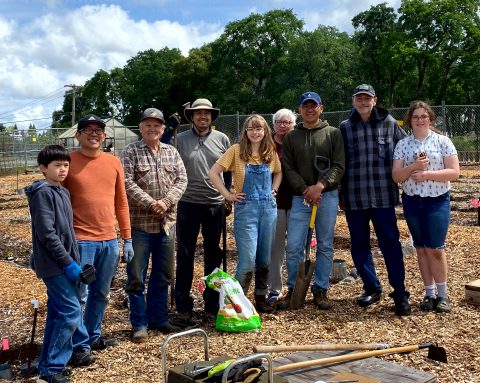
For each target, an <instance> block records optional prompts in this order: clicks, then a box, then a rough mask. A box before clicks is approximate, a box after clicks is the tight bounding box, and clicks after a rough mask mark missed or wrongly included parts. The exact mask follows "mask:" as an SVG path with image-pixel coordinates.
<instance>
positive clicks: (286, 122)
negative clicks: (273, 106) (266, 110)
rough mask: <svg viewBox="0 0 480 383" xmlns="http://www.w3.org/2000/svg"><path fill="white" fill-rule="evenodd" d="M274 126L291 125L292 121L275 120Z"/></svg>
mask: <svg viewBox="0 0 480 383" xmlns="http://www.w3.org/2000/svg"><path fill="white" fill-rule="evenodd" d="M275 124H277V125H292V124H293V122H292V121H287V120H275Z"/></svg>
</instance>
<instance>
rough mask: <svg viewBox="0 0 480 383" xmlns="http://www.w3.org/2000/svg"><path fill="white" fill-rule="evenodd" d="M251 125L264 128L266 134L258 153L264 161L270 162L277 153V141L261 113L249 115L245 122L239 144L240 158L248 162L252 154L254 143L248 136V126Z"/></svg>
mask: <svg viewBox="0 0 480 383" xmlns="http://www.w3.org/2000/svg"><path fill="white" fill-rule="evenodd" d="M249 125H250V126H251V127H255V128H257V127H261V128H263V133H264V135H263V138H262V141H261V142H260V147H259V149H258V154H259V155H260V159H261V161H262V162H263V163H270V162H271V161H272V160H273V156H274V154H275V143H274V142H273V138H272V130H271V129H270V126H269V125H268V123H267V121H266V120H265V119H264V118H263V117H262V116H260V115H259V114H252V115H251V116H249V117H247V119H246V120H245V122H244V124H243V131H242V135H241V136H240V140H239V141H238V144H239V145H240V158H241V159H242V160H244V161H245V162H247V161H248V160H249V158H250V157H251V156H252V143H251V142H250V140H249V139H248V137H247V127H248V126H249Z"/></svg>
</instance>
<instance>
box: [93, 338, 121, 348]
mask: <svg viewBox="0 0 480 383" xmlns="http://www.w3.org/2000/svg"><path fill="white" fill-rule="evenodd" d="M116 346H118V340H116V339H113V338H104V337H103V336H101V337H99V338H97V340H95V342H93V343H92V344H91V345H90V348H91V349H92V350H95V351H99V350H105V349H106V348H107V347H116Z"/></svg>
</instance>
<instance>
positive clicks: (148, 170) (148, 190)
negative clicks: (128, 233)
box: [121, 140, 187, 234]
mask: <svg viewBox="0 0 480 383" xmlns="http://www.w3.org/2000/svg"><path fill="white" fill-rule="evenodd" d="M159 145H160V147H159V151H158V154H157V155H156V156H154V155H153V153H152V151H151V150H150V149H149V147H148V145H147V144H146V143H145V142H144V141H143V140H140V141H137V142H134V143H132V144H129V145H127V146H126V147H125V148H124V149H123V152H122V155H121V160H122V164H123V168H124V171H125V186H126V190H127V197H128V204H129V207H130V220H131V223H132V227H134V228H136V229H139V230H142V231H145V232H147V233H159V232H161V230H163V231H165V233H167V234H168V233H169V230H170V229H171V228H172V226H174V225H175V221H176V214H177V203H178V201H179V200H180V198H181V197H182V194H183V193H184V192H185V189H186V188H187V173H186V171H185V167H184V166H183V161H182V159H181V157H180V154H178V151H177V149H175V148H174V147H173V146H171V145H167V144H163V143H159ZM157 200H162V201H163V202H164V203H165V204H166V205H167V208H168V210H167V212H166V214H165V216H164V217H163V218H162V219H159V218H158V217H156V216H155V215H154V214H153V213H152V212H151V210H150V205H151V204H152V203H153V202H155V201H157Z"/></svg>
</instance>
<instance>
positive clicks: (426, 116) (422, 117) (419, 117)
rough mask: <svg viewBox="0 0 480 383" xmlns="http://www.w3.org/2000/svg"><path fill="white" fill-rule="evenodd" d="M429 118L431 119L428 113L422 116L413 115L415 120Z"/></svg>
mask: <svg viewBox="0 0 480 383" xmlns="http://www.w3.org/2000/svg"><path fill="white" fill-rule="evenodd" d="M429 119H430V116H429V115H428V114H422V115H421V116H412V120H413V121H419V120H422V121H425V120H429Z"/></svg>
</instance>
